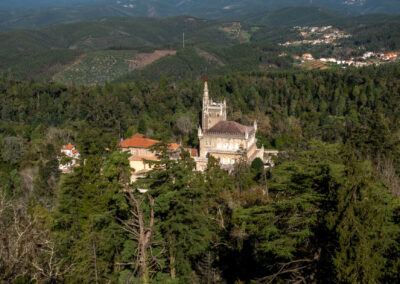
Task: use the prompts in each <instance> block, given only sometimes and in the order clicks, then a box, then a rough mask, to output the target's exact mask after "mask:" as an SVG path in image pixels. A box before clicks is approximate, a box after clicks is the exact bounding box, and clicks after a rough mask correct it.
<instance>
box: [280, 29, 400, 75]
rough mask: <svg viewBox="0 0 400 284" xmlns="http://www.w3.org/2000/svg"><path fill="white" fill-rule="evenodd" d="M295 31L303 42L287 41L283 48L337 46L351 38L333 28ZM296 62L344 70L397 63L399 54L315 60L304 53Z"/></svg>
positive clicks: (311, 66)
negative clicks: (333, 65) (303, 45)
mask: <svg viewBox="0 0 400 284" xmlns="http://www.w3.org/2000/svg"><path fill="white" fill-rule="evenodd" d="M293 29H294V30H297V31H299V34H300V36H301V37H302V40H296V41H287V42H285V43H281V44H280V45H281V46H292V45H301V44H311V45H319V44H332V45H337V40H338V39H343V38H349V37H351V35H350V34H347V33H345V32H343V31H341V30H339V29H337V28H334V27H333V26H323V27H308V26H305V27H300V26H295V27H293ZM293 58H294V59H295V60H297V61H298V62H299V63H301V64H302V66H304V67H310V68H319V69H327V68H328V67H329V64H335V65H339V66H340V67H342V68H347V67H349V66H354V67H365V66H371V65H381V64H385V63H389V62H395V61H397V60H398V59H399V58H400V57H399V53H398V52H388V53H382V52H374V51H366V52H365V53H364V54H363V55H362V56H359V57H352V58H346V59H343V58H319V59H318V58H314V56H313V55H312V54H311V53H304V54H302V55H301V56H298V55H295V56H293Z"/></svg>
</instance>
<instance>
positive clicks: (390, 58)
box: [293, 51, 400, 68]
mask: <svg viewBox="0 0 400 284" xmlns="http://www.w3.org/2000/svg"><path fill="white" fill-rule="evenodd" d="M293 58H294V59H295V60H299V61H301V63H302V64H305V65H306V66H307V64H306V63H313V62H319V63H322V65H321V66H325V64H326V63H331V64H336V65H340V66H341V67H342V68H346V67H349V66H354V67H366V66H371V65H376V66H377V65H381V64H385V63H390V62H395V61H397V60H398V59H399V58H400V57H399V53H398V52H389V53H381V52H379V53H375V52H373V51H367V52H365V53H364V54H363V55H362V56H359V57H352V58H350V59H337V58H319V59H315V58H314V57H313V55H312V54H311V53H304V54H303V55H302V56H301V57H300V56H293Z"/></svg>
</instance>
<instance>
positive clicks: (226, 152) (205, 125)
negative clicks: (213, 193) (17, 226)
mask: <svg viewBox="0 0 400 284" xmlns="http://www.w3.org/2000/svg"><path fill="white" fill-rule="evenodd" d="M256 133H257V122H256V121H254V122H253V124H252V125H243V124H240V123H238V122H235V121H229V120H227V113H226V101H225V100H224V101H223V102H214V101H213V100H212V99H211V98H210V97H209V90H208V83H207V80H205V82H204V94H203V107H202V122H201V126H199V128H198V139H199V149H194V148H183V147H182V146H181V145H179V144H176V143H169V144H167V146H168V150H169V153H170V155H171V156H170V158H171V159H179V157H180V152H181V150H182V149H183V150H185V151H188V152H189V154H190V156H191V157H192V158H193V159H194V161H195V162H196V170H198V171H204V170H205V169H206V167H207V163H208V159H209V158H210V157H214V158H216V159H218V160H219V162H220V165H221V168H224V169H226V170H227V171H231V170H232V169H233V168H234V166H235V164H236V163H238V162H239V161H241V160H244V161H246V162H247V163H251V162H252V161H253V160H254V159H256V158H260V159H261V160H262V161H263V162H264V164H265V166H266V167H270V166H273V157H274V156H276V155H278V151H275V150H270V151H265V150H264V147H261V148H258V147H257V139H256ZM158 143H160V141H158V140H154V139H149V138H146V137H144V135H143V134H139V133H136V134H134V135H133V136H132V137H130V138H128V139H125V140H123V141H121V143H120V147H121V151H124V152H129V154H130V157H129V164H130V167H131V168H132V169H133V171H132V176H131V181H132V182H134V181H136V180H137V179H138V178H141V177H143V176H145V174H146V173H147V172H149V171H150V170H151V169H152V167H153V164H154V163H152V162H156V161H158V160H159V157H158V153H157V152H155V151H154V146H155V145H156V144H158ZM61 153H62V157H69V158H70V159H69V160H68V163H66V164H63V163H61V160H62V157H60V170H62V171H63V172H65V173H68V172H71V170H72V168H73V167H74V166H75V165H77V162H78V159H79V152H78V150H77V149H76V147H75V146H74V145H72V144H68V145H65V146H64V147H63V148H62V149H61Z"/></svg>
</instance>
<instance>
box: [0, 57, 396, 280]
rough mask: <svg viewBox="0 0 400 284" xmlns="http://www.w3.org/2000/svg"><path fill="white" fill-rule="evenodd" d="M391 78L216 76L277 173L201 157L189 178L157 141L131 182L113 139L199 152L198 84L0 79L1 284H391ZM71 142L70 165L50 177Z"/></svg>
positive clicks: (389, 71) (216, 94)
mask: <svg viewBox="0 0 400 284" xmlns="http://www.w3.org/2000/svg"><path fill="white" fill-rule="evenodd" d="M399 78H400V66H399V65H398V64H389V65H385V66H381V67H368V68H362V69H353V68H349V69H347V70H327V71H275V72H248V73H232V74H230V75H227V76H222V77H213V78H211V80H210V82H209V83H210V94H211V96H212V97H213V99H216V100H217V99H222V98H226V100H227V106H228V118H229V119H231V120H235V121H238V122H242V123H244V124H250V123H251V122H252V121H253V120H255V119H256V120H257V121H258V132H259V133H258V138H259V143H262V144H264V145H265V146H266V147H267V148H276V149H279V150H281V154H280V156H279V158H278V159H277V160H276V166H275V167H273V168H270V169H267V170H266V171H264V170H263V164H262V162H261V161H258V160H255V162H253V163H252V165H247V164H246V163H245V162H244V161H243V162H240V163H238V164H237V165H236V167H235V169H234V170H233V172H232V174H231V175H229V174H228V173H227V172H225V171H224V170H221V169H220V168H219V166H218V163H217V161H215V160H213V159H210V161H209V164H208V167H207V170H206V171H205V172H203V173H200V172H196V171H193V167H194V162H193V160H192V159H191V158H190V156H189V155H188V154H187V153H185V152H183V153H181V159H179V160H170V159H169V158H168V157H169V155H168V150H167V148H165V147H163V144H161V145H159V146H157V147H159V151H160V159H161V160H160V162H158V163H156V164H155V165H154V168H153V170H152V171H150V172H149V174H148V175H147V176H146V178H144V179H142V180H139V181H138V182H137V183H135V184H133V185H129V184H128V177H129V174H130V173H129V168H128V165H129V164H128V159H127V158H128V157H127V155H125V154H122V153H120V151H119V148H118V143H119V141H120V139H121V138H124V137H128V136H130V135H131V134H132V133H136V132H140V133H143V134H145V135H146V136H148V137H151V138H156V139H160V140H162V141H167V142H169V141H174V142H182V143H183V144H184V145H185V146H191V147H196V146H197V143H198V142H197V126H198V125H199V115H198V114H199V113H200V108H201V88H202V84H201V82H200V81H192V80H184V81H181V82H176V81H174V80H169V79H165V78H163V79H161V80H160V81H159V82H157V83H149V82H144V81H137V82H134V81H131V82H125V83H108V84H105V85H104V86H93V87H83V86H82V87H74V86H68V87H67V86H65V85H62V84H59V83H54V82H47V83H43V82H34V81H15V80H10V79H1V80H0V92H1V104H0V114H1V120H0V145H1V148H0V149H1V151H0V189H1V190H0V217H1V218H0V247H7V248H8V249H7V250H0V281H3V282H6V283H12V282H14V283H31V282H32V281H40V282H47V283H48V282H66V283H82V282H98V283H126V282H127V281H128V282H135V281H141V282H144V283H145V282H152V283H166V282H167V283H235V282H236V283H240V282H239V281H241V282H242V283H250V282H251V281H258V282H262V283H264V282H267V283H268V282H269V283H284V282H286V283H287V282H298V281H303V282H306V283H310V282H313V281H317V282H322V283H358V282H361V283H364V282H370V281H374V282H382V283H397V282H399V277H400V275H399V273H398V271H399V257H400V250H399V245H400V225H399V223H398V219H399V217H400V216H399V212H400V210H399V209H400V207H399V196H400V187H399V186H400V180H399V177H398V176H399V171H400V160H399V159H398V157H399V154H400V148H399V140H398V137H399V126H400V116H399V112H398V109H399V105H400V97H399V90H400V79H399ZM182 117H184V118H185V120H186V121H189V122H190V127H189V129H191V130H190V131H188V132H187V131H186V130H185V131H184V130H183V129H182V128H180V127H179V124H178V121H179V119H180V118H182ZM68 142H73V143H74V144H76V145H77V147H78V149H79V151H80V153H81V160H80V166H78V167H76V168H75V169H74V171H73V173H72V174H61V173H60V172H59V171H58V160H57V156H58V153H59V151H60V148H61V146H62V145H64V144H66V143H68ZM164 146H165V145H164ZM260 162H261V165H260ZM138 188H140V189H147V190H148V191H147V193H145V194H143V193H139V191H137V190H136V189H138ZM133 216H136V217H137V216H141V217H140V218H143V219H140V218H139V217H137V218H139V219H140V220H143V222H144V223H143V224H142V225H141V226H142V228H144V227H145V228H147V229H146V230H147V231H148V232H151V233H150V234H146V240H147V241H146V243H145V244H146V245H144V243H143V240H144V239H140V238H138V235H137V233H138V232H137V231H136V226H137V225H138V224H137V223H132V220H138V219H135V218H134V217H133ZM143 226H144V227H143ZM21 247H22V248H24V249H23V250H21V249H20V248H21Z"/></svg>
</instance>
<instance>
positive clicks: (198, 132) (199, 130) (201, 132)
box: [197, 125, 203, 138]
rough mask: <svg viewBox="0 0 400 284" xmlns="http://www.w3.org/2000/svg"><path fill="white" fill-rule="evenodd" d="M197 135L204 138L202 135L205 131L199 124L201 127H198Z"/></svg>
mask: <svg viewBox="0 0 400 284" xmlns="http://www.w3.org/2000/svg"><path fill="white" fill-rule="evenodd" d="M197 136H198V137H199V138H202V137H203V131H202V130H201V127H200V125H199V128H198V129H197Z"/></svg>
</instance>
